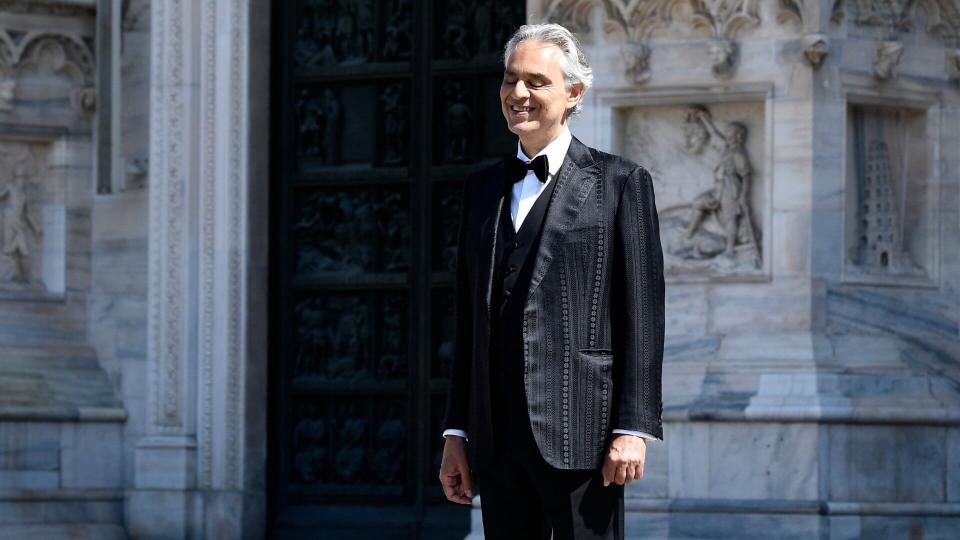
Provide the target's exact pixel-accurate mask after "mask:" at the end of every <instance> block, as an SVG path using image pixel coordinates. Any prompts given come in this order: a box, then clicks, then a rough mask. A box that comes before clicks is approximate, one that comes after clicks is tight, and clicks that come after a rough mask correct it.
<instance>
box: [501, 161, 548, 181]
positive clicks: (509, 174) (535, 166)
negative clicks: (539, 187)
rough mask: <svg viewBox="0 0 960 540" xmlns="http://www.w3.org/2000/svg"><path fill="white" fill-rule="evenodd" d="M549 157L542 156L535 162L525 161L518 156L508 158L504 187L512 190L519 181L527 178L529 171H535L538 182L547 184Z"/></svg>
mask: <svg viewBox="0 0 960 540" xmlns="http://www.w3.org/2000/svg"><path fill="white" fill-rule="evenodd" d="M548 170H549V166H548V165H547V155H546V154H541V155H539V156H537V157H535V158H533V161H526V162H525V161H523V160H521V159H520V158H518V157H516V156H508V157H507V159H506V163H505V164H504V184H505V185H504V187H506V188H510V187H511V186H513V184H514V183H516V182H517V181H519V180H523V178H524V177H525V176H527V171H533V173H534V174H536V175H537V180H540V182H541V183H546V182H547V171H548Z"/></svg>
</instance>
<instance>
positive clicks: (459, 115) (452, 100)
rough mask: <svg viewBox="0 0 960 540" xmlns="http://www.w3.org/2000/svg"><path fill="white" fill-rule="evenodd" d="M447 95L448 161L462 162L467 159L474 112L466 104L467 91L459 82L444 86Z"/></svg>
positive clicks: (450, 82) (451, 82)
mask: <svg viewBox="0 0 960 540" xmlns="http://www.w3.org/2000/svg"><path fill="white" fill-rule="evenodd" d="M444 91H445V93H446V95H447V111H446V112H447V115H446V124H447V159H448V160H449V161H462V160H464V159H466V158H467V152H468V148H469V147H470V133H471V130H472V128H473V111H472V110H471V109H470V107H469V106H468V105H467V104H466V95H465V94H466V91H465V90H464V88H463V84H461V83H460V82H459V81H449V82H447V84H445V85H444Z"/></svg>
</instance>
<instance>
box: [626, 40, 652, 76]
mask: <svg viewBox="0 0 960 540" xmlns="http://www.w3.org/2000/svg"><path fill="white" fill-rule="evenodd" d="M620 55H621V56H622V57H623V63H624V65H626V66H627V68H626V73H627V78H629V79H631V80H633V82H635V83H644V82H647V80H649V79H650V47H648V46H647V45H646V44H644V43H636V42H631V43H625V44H624V45H623V48H621V49H620Z"/></svg>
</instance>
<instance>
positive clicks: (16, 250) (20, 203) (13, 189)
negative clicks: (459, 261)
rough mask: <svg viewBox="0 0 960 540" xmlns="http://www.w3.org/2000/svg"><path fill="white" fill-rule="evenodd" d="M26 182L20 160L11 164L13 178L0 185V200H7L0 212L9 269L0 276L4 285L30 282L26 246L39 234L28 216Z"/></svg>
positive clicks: (28, 246)
mask: <svg viewBox="0 0 960 540" xmlns="http://www.w3.org/2000/svg"><path fill="white" fill-rule="evenodd" d="M27 182H28V178H27V169H26V165H25V164H24V163H23V162H21V163H17V165H16V166H14V169H13V179H12V180H11V181H10V182H9V183H8V184H7V185H6V186H4V187H3V188H0V201H6V202H7V206H6V208H4V211H3V255H4V258H5V259H8V260H9V261H10V262H11V263H12V265H11V268H9V269H8V270H7V271H6V272H5V273H4V275H3V276H0V281H2V282H3V283H4V285H5V286H6V285H9V284H10V282H13V283H15V284H29V283H30V281H32V279H31V276H30V274H31V272H30V253H31V250H30V245H31V244H34V243H35V240H34V238H35V237H39V236H40V235H41V234H42V231H41V230H40V226H39V225H37V223H36V222H35V221H34V220H33V218H32V217H31V216H30V208H29V206H28V201H27ZM5 288H6V287H5Z"/></svg>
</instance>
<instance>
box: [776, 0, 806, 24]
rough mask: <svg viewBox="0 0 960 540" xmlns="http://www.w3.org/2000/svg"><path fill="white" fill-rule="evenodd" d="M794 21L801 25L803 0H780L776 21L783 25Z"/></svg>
mask: <svg viewBox="0 0 960 540" xmlns="http://www.w3.org/2000/svg"><path fill="white" fill-rule="evenodd" d="M789 19H794V20H796V21H797V22H798V23H800V24H803V0H780V1H779V3H778V7H777V21H778V22H780V23H784V22H786V21H787V20H789Z"/></svg>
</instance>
